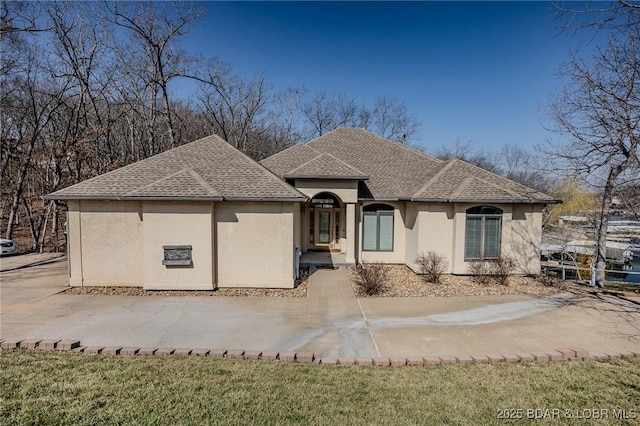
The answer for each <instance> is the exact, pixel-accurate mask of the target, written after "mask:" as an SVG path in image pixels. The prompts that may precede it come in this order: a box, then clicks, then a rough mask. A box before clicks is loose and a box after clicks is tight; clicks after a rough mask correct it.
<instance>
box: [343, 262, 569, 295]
mask: <svg viewBox="0 0 640 426" xmlns="http://www.w3.org/2000/svg"><path fill="white" fill-rule="evenodd" d="M380 266H381V267H383V268H384V269H385V271H386V279H385V286H384V289H383V291H382V292H381V293H380V294H378V295H374V296H369V295H366V294H365V293H364V292H363V291H362V290H361V289H360V288H359V287H358V285H357V284H356V281H357V272H356V270H355V268H347V274H348V275H349V278H350V279H351V286H352V288H353V292H354V293H355V295H356V296H357V297H456V296H495V295H503V294H528V295H549V294H555V293H560V292H561V291H563V286H562V285H561V283H560V284H559V283H557V282H556V281H550V280H546V279H543V278H533V277H518V276H513V277H509V285H508V286H504V285H499V284H495V283H491V284H478V283H476V282H475V281H474V280H473V279H472V277H468V276H460V275H443V276H442V277H441V282H440V283H438V284H434V283H429V282H426V281H425V280H424V279H423V278H422V276H420V275H417V274H416V273H414V272H413V271H412V270H411V269H409V268H408V267H407V266H405V265H380Z"/></svg>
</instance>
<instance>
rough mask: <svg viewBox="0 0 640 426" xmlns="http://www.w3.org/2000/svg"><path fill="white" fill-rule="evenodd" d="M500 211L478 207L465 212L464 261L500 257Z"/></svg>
mask: <svg viewBox="0 0 640 426" xmlns="http://www.w3.org/2000/svg"><path fill="white" fill-rule="evenodd" d="M501 236H502V210H500V209H497V208H495V207H489V206H480V207H473V208H470V209H468V210H467V229H466V232H465V248H464V260H468V261H469V260H470V261H475V260H488V259H497V258H499V257H500V240H501V239H502V238H501Z"/></svg>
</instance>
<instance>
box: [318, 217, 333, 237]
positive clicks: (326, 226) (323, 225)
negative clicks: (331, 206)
mask: <svg viewBox="0 0 640 426" xmlns="http://www.w3.org/2000/svg"><path fill="white" fill-rule="evenodd" d="M331 240H332V238H331V210H320V211H318V243H319V244H322V245H324V244H327V245H328V244H329V243H330V242H331Z"/></svg>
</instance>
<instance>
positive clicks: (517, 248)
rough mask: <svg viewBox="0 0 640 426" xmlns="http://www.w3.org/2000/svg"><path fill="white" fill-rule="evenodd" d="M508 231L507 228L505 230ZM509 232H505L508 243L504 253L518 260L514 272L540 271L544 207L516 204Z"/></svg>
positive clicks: (534, 272)
mask: <svg viewBox="0 0 640 426" xmlns="http://www.w3.org/2000/svg"><path fill="white" fill-rule="evenodd" d="M505 231H506V230H505ZM506 232H508V233H509V234H508V235H505V234H504V233H503V239H505V240H506V241H507V243H508V244H506V245H505V247H504V249H503V252H502V253H503V255H505V256H509V257H510V258H512V259H513V260H515V262H516V269H515V271H514V273H517V274H539V273H540V243H541V240H542V208H541V206H540V205H515V206H513V211H512V213H511V222H510V229H509V230H508V231H506Z"/></svg>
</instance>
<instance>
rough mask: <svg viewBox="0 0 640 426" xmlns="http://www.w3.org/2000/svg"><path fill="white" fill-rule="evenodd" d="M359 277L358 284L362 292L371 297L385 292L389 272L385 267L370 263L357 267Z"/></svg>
mask: <svg viewBox="0 0 640 426" xmlns="http://www.w3.org/2000/svg"><path fill="white" fill-rule="evenodd" d="M356 273H357V274H358V277H357V279H356V284H357V285H358V288H360V290H361V291H362V292H363V293H364V294H366V295H369V296H373V295H376V294H380V293H382V290H384V285H385V280H386V277H387V271H386V269H385V267H384V266H383V265H380V264H378V263H368V264H366V265H365V264H361V265H358V266H356Z"/></svg>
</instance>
